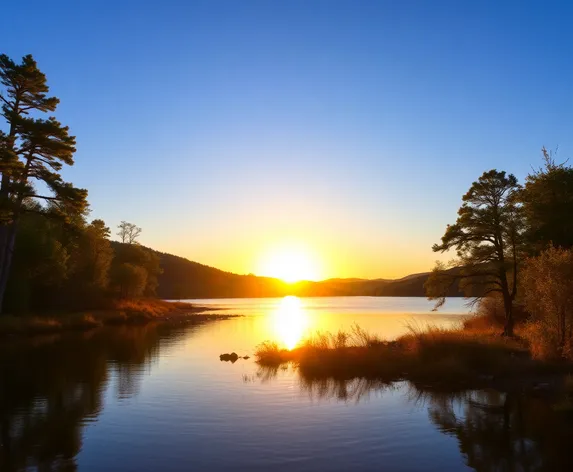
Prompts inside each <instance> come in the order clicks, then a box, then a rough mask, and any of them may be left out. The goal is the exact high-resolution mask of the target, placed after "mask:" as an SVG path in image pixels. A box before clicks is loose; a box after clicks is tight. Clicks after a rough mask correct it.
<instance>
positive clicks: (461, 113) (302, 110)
mask: <svg viewBox="0 0 573 472" xmlns="http://www.w3.org/2000/svg"><path fill="white" fill-rule="evenodd" d="M572 10H573V5H571V4H570V3H569V2H527V1H521V2H485V1H480V2H463V1H451V2H443V1H419V2H413V1H403V2H402V1H395V2H383V1H371V2H367V1H344V2H343V1H335V0H332V1H312V0H308V1H292V0H291V1H283V2H279V1H274V2H273V1H216V0H213V1H193V2H191V1H189V2H184V1H180V2H173V1H169V0H167V1H162V2H155V1H154V2H152V1H144V0H139V1H137V2H132V1H115V2H110V1H97V2H96V1H92V2H59V1H54V2H37V1H27V2H10V3H8V4H6V5H3V8H2V14H3V17H4V18H5V21H3V28H2V30H1V31H0V39H1V41H0V44H1V45H2V48H1V51H2V52H4V53H6V54H8V55H10V56H11V57H12V58H14V59H18V58H19V56H22V55H24V54H27V53H32V54H33V55H34V57H35V58H36V60H37V61H38V63H39V65H40V67H41V69H42V70H43V71H44V72H45V73H46V74H47V76H48V79H49V83H50V85H51V90H52V92H53V93H54V94H55V95H56V96H58V97H60V99H61V105H60V107H59V109H58V110H57V113H56V116H57V117H58V118H59V119H60V121H62V122H63V123H65V124H67V125H69V126H70V128H71V131H72V133H73V134H75V135H76V136H77V140H78V152H77V154H76V165H75V166H74V167H73V168H72V169H69V170H67V171H66V173H65V176H66V177H67V178H68V179H70V180H72V181H73V182H74V183H75V184H76V185H79V186H82V187H85V188H87V189H88V190H89V195H90V196H89V199H90V203H91V208H92V216H93V217H94V218H95V217H98V218H103V219H104V220H105V221H106V222H107V223H108V224H109V225H110V226H115V225H117V224H118V223H119V221H120V220H128V221H131V222H134V223H136V224H138V225H139V226H141V227H142V228H143V236H142V239H141V242H142V243H144V244H146V245H149V246H152V247H154V248H157V249H160V250H163V251H166V252H172V253H176V254H179V255H182V256H184V257H188V258H190V259H193V260H197V261H199V262H202V263H206V264H209V265H213V266H216V267H220V268H223V269H226V270H231V271H236V272H240V273H247V272H258V267H259V261H258V259H259V258H260V255H261V254H262V253H264V252H265V251H267V250H271V251H272V250H273V249H272V248H273V247H275V246H276V247H279V246H280V245H281V244H291V243H293V244H295V243H296V244H302V245H305V246H307V248H308V249H309V251H310V252H312V253H314V254H315V256H316V258H317V259H318V260H319V262H318V263H319V264H320V265H321V273H322V275H323V276H361V277H394V276H400V275H406V274H407V273H410V272H416V271H423V270H427V269H429V268H430V267H431V265H432V262H433V261H434V260H435V259H436V255H435V254H433V253H432V252H431V245H432V244H433V243H434V242H437V241H438V240H439V238H440V237H441V235H442V234H443V231H444V229H445V225H446V224H447V223H451V222H453V221H454V220H455V217H456V214H455V212H456V210H457V208H458V207H459V204H460V200H461V196H462V194H463V193H464V192H465V191H466V190H467V188H468V187H469V185H470V184H471V182H472V181H473V180H475V179H476V178H477V177H478V176H479V175H480V174H481V173H482V172H483V171H485V170H488V169H490V168H498V169H504V170H507V171H509V172H513V173H515V174H516V175H517V176H518V177H519V178H520V179H523V178H524V177H525V175H526V174H527V173H528V171H529V170H530V168H531V166H532V165H539V164H540V162H541V161H540V148H541V146H543V145H545V146H547V147H548V148H552V149H554V148H555V147H557V146H559V155H560V156H561V157H562V158H564V159H565V158H567V157H570V156H571V153H572V152H573V138H572V137H573V93H572V90H573V56H572V55H571V51H572V50H573V48H572V46H573V29H572V28H571V18H573V11H572ZM23 18H25V21H23Z"/></svg>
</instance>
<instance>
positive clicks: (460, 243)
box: [426, 148, 573, 358]
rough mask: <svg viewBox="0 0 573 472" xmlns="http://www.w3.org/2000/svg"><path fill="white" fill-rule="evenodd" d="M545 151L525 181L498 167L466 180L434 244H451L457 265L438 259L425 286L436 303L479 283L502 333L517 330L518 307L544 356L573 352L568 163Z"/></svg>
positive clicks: (572, 185)
mask: <svg viewBox="0 0 573 472" xmlns="http://www.w3.org/2000/svg"><path fill="white" fill-rule="evenodd" d="M542 152H543V159H544V165H543V166H542V167H541V168H540V169H538V170H535V171H533V172H532V173H530V175H528V176H527V178H526V179H525V182H524V184H523V185H520V184H519V182H518V181H517V179H516V178H515V176H513V175H511V174H509V175H508V174H506V173H505V172H502V171H497V170H491V171H488V172H484V174H483V175H482V176H481V177H480V178H479V179H478V180H477V181H476V182H474V183H473V184H472V185H471V187H470V189H469V191H468V192H467V193H466V194H465V195H464V196H463V204H462V206H461V208H460V209H459V211H458V218H457V221H456V222H455V223H454V224H452V225H448V227H447V228H446V232H445V234H444V236H443V237H442V241H441V243H440V244H436V245H435V246H434V248H433V249H434V251H436V252H446V251H449V250H454V251H455V252H456V254H457V258H456V259H455V260H454V261H452V262H451V264H450V266H453V267H456V268H457V272H452V271H451V270H447V269H448V268H449V267H447V266H446V265H444V264H438V265H437V266H436V268H435V269H434V271H433V272H432V275H431V276H430V278H429V280H428V282H427V283H426V291H427V294H428V296H429V298H431V299H434V300H436V301H437V305H438V306H439V305H441V304H442V303H443V302H444V300H445V295H446V291H447V290H448V289H449V288H450V287H451V286H452V285H453V284H458V285H459V287H460V288H461V289H462V290H465V291H471V290H473V291H474V294H475V293H476V292H475V290H477V291H478V292H477V293H478V294H479V296H478V297H476V300H477V301H479V300H482V305H483V306H489V307H491V306H494V305H495V304H492V303H491V301H492V300H493V301H495V302H497V305H498V306H500V307H501V308H502V311H503V318H504V319H503V324H504V333H505V334H506V335H508V336H512V335H514V325H515V314H516V310H518V312H519V313H522V314H523V313H524V316H523V315H522V316H521V318H525V319H527V321H528V323H527V325H526V326H525V328H524V330H523V331H522V332H521V334H527V336H528V337H530V338H531V339H535V340H536V343H535V345H536V346H538V347H539V349H545V350H546V351H547V352H546V354H547V355H546V356H545V357H548V356H560V357H569V358H573V251H572V247H573V168H572V167H571V166H569V165H567V162H563V163H558V162H557V161H556V159H555V156H554V155H552V153H550V152H548V151H547V150H546V149H545V148H543V149H542ZM484 297H485V298H486V301H487V303H485V302H483V299H484ZM540 340H543V342H539V341H540ZM541 357H544V356H541Z"/></svg>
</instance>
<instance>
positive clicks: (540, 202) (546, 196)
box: [520, 148, 573, 252]
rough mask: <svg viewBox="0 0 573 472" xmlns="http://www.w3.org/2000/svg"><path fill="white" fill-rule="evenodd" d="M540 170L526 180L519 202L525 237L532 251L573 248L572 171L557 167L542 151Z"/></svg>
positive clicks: (567, 167) (550, 155)
mask: <svg viewBox="0 0 573 472" xmlns="http://www.w3.org/2000/svg"><path fill="white" fill-rule="evenodd" d="M541 152H542V153H543V159H544V162H545V165H544V167H543V168H541V169H539V170H537V171H534V172H533V173H532V174H530V175H529V176H528V177H527V180H526V182H525V186H524V188H523V191H522V192H521V194H520V200H521V201H522V203H523V210H524V214H525V218H526V220H527V226H528V231H527V237H528V240H529V242H530V244H531V245H532V246H533V249H534V250H535V252H540V251H542V250H544V249H545V248H547V247H548V246H549V245H550V244H552V245H553V246H555V247H563V248H571V247H573V218H572V215H573V168H572V167H569V166H566V165H565V163H561V164H557V163H556V162H555V159H554V157H553V155H552V154H551V153H550V152H548V151H547V149H545V148H543V149H542V150H541Z"/></svg>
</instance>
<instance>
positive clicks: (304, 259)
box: [259, 245, 320, 283]
mask: <svg viewBox="0 0 573 472" xmlns="http://www.w3.org/2000/svg"><path fill="white" fill-rule="evenodd" d="M259 267H260V269H259V274H261V275H265V276H267V277H275V278H278V279H281V280H284V281H285V282H289V283H292V282H298V281H300V280H319V279H320V270H319V265H318V263H317V261H316V258H315V257H314V256H313V255H312V253H311V252H310V251H309V250H308V249H307V248H305V247H304V246H301V245H283V246H280V247H276V248H273V249H272V250H269V251H267V253H266V254H264V256H263V257H262V259H261V263H260V264H259Z"/></svg>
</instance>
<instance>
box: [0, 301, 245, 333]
mask: <svg viewBox="0 0 573 472" xmlns="http://www.w3.org/2000/svg"><path fill="white" fill-rule="evenodd" d="M215 310H217V308H213V307H206V306H200V305H195V304H191V303H186V302H166V301H162V300H155V299H145V300H118V301H115V302H113V303H112V304H111V305H110V307H109V308H106V309H100V310H85V311H80V312H72V313H50V314H26V315H18V316H16V315H9V314H8V315H0V337H6V336H32V335H40V334H51V333H57V332H61V331H88V330H91V329H95V328H98V327H101V326H113V325H130V324H133V325H141V324H147V323H152V322H160V323H171V324H188V323H200V322H204V321H209V320H215V319H228V318H233V317H235V316H238V315H232V314H222V313H221V314H219V313H211V312H212V311H215Z"/></svg>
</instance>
